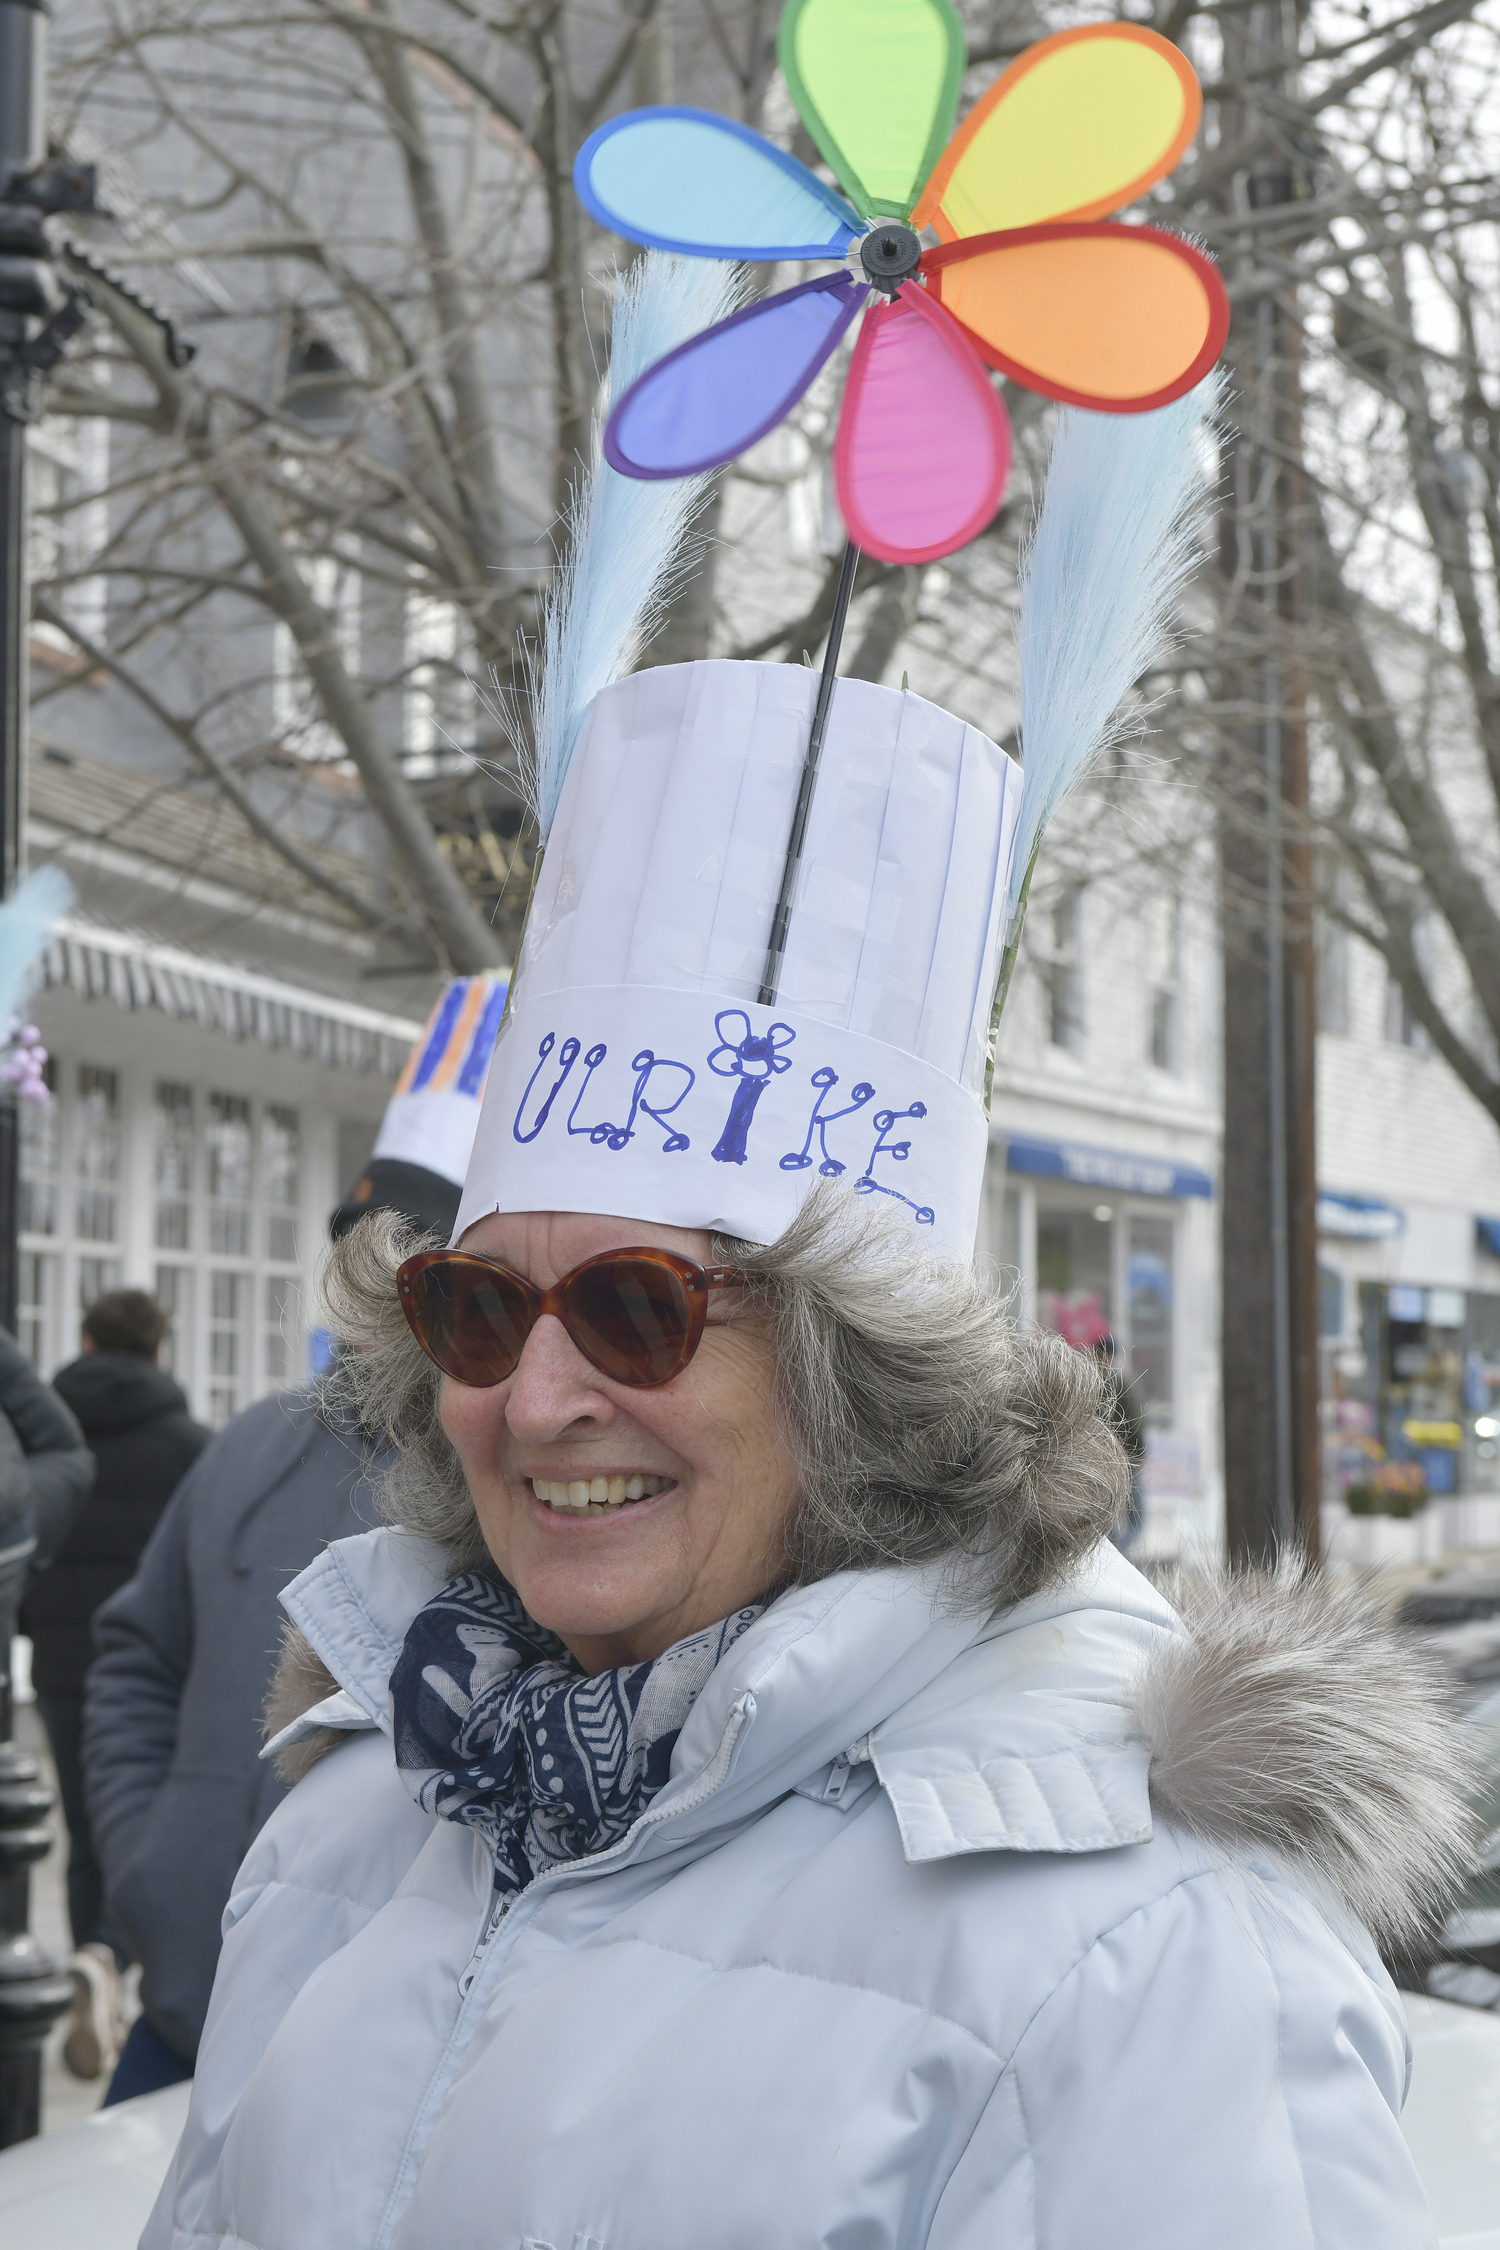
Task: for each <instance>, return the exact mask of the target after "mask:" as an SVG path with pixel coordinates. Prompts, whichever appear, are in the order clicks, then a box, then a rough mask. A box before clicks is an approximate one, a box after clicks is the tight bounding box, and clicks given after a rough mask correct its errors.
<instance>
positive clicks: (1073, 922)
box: [1043, 890, 1084, 1055]
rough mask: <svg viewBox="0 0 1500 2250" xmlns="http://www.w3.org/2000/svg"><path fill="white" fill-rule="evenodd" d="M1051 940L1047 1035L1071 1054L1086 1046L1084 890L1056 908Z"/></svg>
mask: <svg viewBox="0 0 1500 2250" xmlns="http://www.w3.org/2000/svg"><path fill="white" fill-rule="evenodd" d="M1050 935H1051V943H1050V945H1049V946H1048V948H1047V952H1046V961H1045V967H1044V971H1043V974H1044V976H1045V979H1046V990H1047V1037H1048V1038H1049V1039H1050V1041H1051V1042H1052V1045H1053V1046H1054V1047H1063V1048H1065V1049H1066V1050H1067V1051H1068V1052H1069V1053H1070V1054H1075V1055H1076V1054H1079V1053H1081V1051H1082V1048H1083V1032H1084V1023H1083V970H1082V967H1081V965H1080V950H1081V943H1082V937H1083V892H1082V891H1081V890H1071V891H1067V892H1065V893H1064V894H1063V896H1062V897H1061V898H1060V899H1059V900H1058V901H1057V904H1056V905H1055V906H1054V907H1053V909H1052V915H1051V933H1050Z"/></svg>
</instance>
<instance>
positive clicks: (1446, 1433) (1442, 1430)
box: [1401, 1422, 1464, 1446]
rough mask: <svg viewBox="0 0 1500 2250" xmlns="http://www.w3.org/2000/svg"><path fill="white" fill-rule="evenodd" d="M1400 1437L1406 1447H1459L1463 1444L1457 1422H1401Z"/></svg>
mask: <svg viewBox="0 0 1500 2250" xmlns="http://www.w3.org/2000/svg"><path fill="white" fill-rule="evenodd" d="M1401 1435H1402V1436H1403V1437H1404V1438H1405V1440H1406V1442H1407V1444H1408V1445H1448V1446H1460V1445H1462V1444H1463V1442H1464V1433H1463V1431H1462V1430H1461V1429H1460V1427H1459V1425H1458V1424H1457V1422H1403V1423H1402V1425H1401Z"/></svg>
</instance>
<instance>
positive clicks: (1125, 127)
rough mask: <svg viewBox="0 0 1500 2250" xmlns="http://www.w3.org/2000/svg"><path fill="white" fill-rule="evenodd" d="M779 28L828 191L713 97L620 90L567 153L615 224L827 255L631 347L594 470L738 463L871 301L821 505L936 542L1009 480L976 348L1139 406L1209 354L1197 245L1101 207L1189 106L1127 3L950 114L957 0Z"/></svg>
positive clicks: (685, 241)
mask: <svg viewBox="0 0 1500 2250" xmlns="http://www.w3.org/2000/svg"><path fill="white" fill-rule="evenodd" d="M778 50H779V53H780V58H781V64H782V68H783V70H784V72H785V74H786V78H787V82H788V84H789V86H790V88H791V91H792V98H793V100H794V101H795V102H796V105H797V108H798V110H799V112H800V114H801V116H802V118H803V120H804V122H805V124H806V126H807V128H808V131H809V132H810V133H811V134H812V137H813V139H814V141H815V142H816V143H817V145H818V147H819V148H820V149H821V151H822V153H823V155H824V157H825V158H826V159H827V161H828V164H829V167H830V169H831V170H832V172H833V173H834V175H835V177H836V178H837V179H838V181H839V182H840V184H841V186H842V187H843V189H844V195H843V196H840V195H838V194H836V193H835V192H834V191H833V190H832V189H831V188H828V187H825V186H824V184H823V182H822V181H821V180H819V179H818V178H817V177H816V176H815V175H814V174H813V173H812V172H810V171H809V170H808V169H807V167H806V166H805V165H803V164H799V163H798V162H797V160H796V158H795V157H791V156H788V155H787V154H786V153H785V152H784V151H783V150H781V149H779V148H776V147H774V146H773V145H772V143H771V142H769V141H767V140H765V139H764V138H763V137H762V136H761V135H760V134H759V133H755V132H752V131H751V130H750V129H749V128H748V127H747V126H744V125H740V124H737V123H735V122H734V121H733V120H732V119H730V118H725V117H719V116H717V115H715V113H714V112H713V111H711V110H703V109H687V108H674V107H667V108H660V109H640V110H632V111H630V112H628V113H627V114H626V115H625V116H623V117H617V118H613V119H611V121H610V122H609V123H608V124H607V125H603V126H601V127H600V128H599V130H598V131H597V132H596V133H594V134H592V135H591V136H590V138H589V139H588V140H587V141H586V142H585V144H584V146H583V148H582V149H581V150H580V152H579V156H578V161H577V164H576V166H575V167H574V181H575V184H576V186H577V189H578V193H579V196H580V197H581V199H582V201H583V202H584V204H585V205H586V206H587V207H588V209H589V211H590V212H592V214H593V216H594V217H595V218H596V219H597V220H598V221H599V223H600V224H601V226H605V227H608V228H609V229H610V230H611V231H612V232H614V233H616V234H621V235H625V236H627V237H628V238H629V239H631V240H632V241H635V242H641V243H645V244H647V245H648V246H650V247H653V248H658V249H665V250H677V251H685V252H687V253H689V254H692V255H695V256H698V257H705V258H735V259H752V260H757V259H758V260H772V261H780V260H783V259H807V260H818V259H843V260H846V264H845V266H844V267H843V269H842V270H840V271H837V272H834V273H824V274H819V275H817V276H815V278H813V279H812V280H810V281H803V282H799V283H798V284H797V285H796V286H795V287H794V288H791V289H784V290H781V291H779V292H778V293H777V294H776V295H774V296H771V297H766V298H763V299H761V301H760V302H759V303H757V304H753V305H750V306H747V307H746V308H745V310H744V311H742V312H737V313H734V314H732V315H731V316H730V318H729V319H728V320H724V321H720V322H719V323H718V324H717V325H716V326H715V327H712V328H707V329H705V330H704V331H703V332H702V334H701V335H698V336H695V337H693V338H691V340H690V341H689V342H688V343H686V344H683V345H682V346H680V347H679V349H678V350H676V351H674V352H669V353H668V354H667V356H666V357H665V358H664V359H660V360H658V361H657V362H656V364H655V365H654V366H653V367H650V368H648V369H647V371H646V373H645V374H644V375H642V376H641V377H640V379H639V381H637V382H636V383H634V384H633V385H632V386H631V388H630V389H629V390H628V391H627V392H626V393H625V395H624V397H623V398H621V399H620V400H619V401H618V402H617V403H616V405H615V407H614V410H613V412H612V413H611V415H610V418H609V424H608V427H607V430H606V433H605V454H606V457H607V459H608V460H609V462H610V464H611V466H612V467H614V468H615V469H618V470H620V471H621V472H622V473H623V474H624V475H626V476H632V477H647V478H651V477H681V476H689V475H692V474H694V473H696V472H699V471H702V470H705V469H711V468H717V467H719V466H720V465H721V464H722V463H723V462H725V461H729V460H732V459H733V458H734V456H735V455H736V454H739V453H743V452H744V451H745V449H746V448H747V447H748V446H751V445H753V444H755V442H756V440H757V439H759V438H762V437H764V436H765V435H766V433H767V431H769V430H771V429H773V428H774V427H775V425H776V424H777V423H778V422H779V421H780V420H781V419H782V417H783V415H785V414H787V413H788V412H789V411H790V410H791V408H792V407H793V406H795V405H796V403H797V401H798V399H799V398H801V396H802V395H803V393H804V392H805V391H806V389H807V388H808V385H809V384H810V383H811V382H812V381H813V378H814V377H815V376H816V375H817V373H818V370H819V369H820V368H821V367H822V366H823V365H824V364H825V362H826V361H827V360H828V358H829V357H830V355H831V354H832V352H833V351H834V350H835V348H836V347H837V345H838V343H839V341H840V339H841V338H842V337H843V336H844V335H845V333H846V332H847V330H848V329H849V327H850V325H851V324H852V322H853V321H854V320H855V318H856V316H857V315H858V314H859V313H860V311H861V310H862V309H863V308H865V307H866V306H867V305H868V306H870V309H869V310H868V311H866V313H865V319H864V323H863V325H862V327H861V329H860V333H859V336H858V338H857V340H856V343H855V348H854V353H853V358H852V361H851V364H850V369H849V376H848V381H847V384H846V386H845V392H844V400H843V405H842V408H841V411H840V417H839V428H838V437H837V441H836V444H835V448H834V474H835V481H836V486H837V491H838V499H839V506H840V508H841V510H842V512H843V516H844V521H845V523H846V525H847V527H848V531H849V536H850V539H851V541H853V542H854V544H855V545H856V546H858V547H861V548H864V549H865V550H866V551H867V552H868V553H870V554H873V555H876V556H879V557H880V558H881V559H882V560H883V561H887V562H931V561H933V560H935V559H936V558H937V557H938V556H940V555H946V554H951V553H952V552H953V550H954V549H955V548H956V547H961V546H962V545H963V544H964V542H965V540H967V539H970V538H972V537H973V536H974V534H975V533H976V532H977V531H980V530H982V529H983V527H984V525H985V524H986V523H987V522H988V521H989V519H990V517H991V516H992V515H993V514H994V512H995V510H996V508H997V507H998V506H999V503H1000V497H1001V494H1002V492H1003V490H1004V485H1005V476H1006V471H1007V469H1008V467H1009V464H1010V450H1011V448H1010V424H1009V420H1008V418H1007V416H1006V412H1005V408H1004V406H1003V404H1002V403H1001V401H1000V399H999V397H998V396H997V394H996V392H995V390H994V388H993V386H992V385H991V383H990V381H989V378H988V376H987V375H986V373H985V363H988V365H989V366H990V367H993V368H997V369H998V370H999V371H1000V372H1001V373H1003V374H1005V375H1008V376H1011V377H1012V378H1013V379H1014V380H1015V381H1017V382H1019V383H1023V384H1025V385H1026V386H1027V387H1028V388H1029V389H1031V390H1035V391H1041V392H1044V393H1045V394H1046V395H1047V396H1048V397H1050V398H1056V399H1062V400H1065V401H1067V402H1069V403H1071V404H1073V405H1078V406H1089V407H1093V408H1095V409H1098V410H1102V411H1105V412H1109V413H1117V414H1130V413H1137V412H1140V411H1141V410H1143V409H1145V408H1148V407H1156V406H1164V405H1165V404H1166V403H1167V402H1168V400H1170V399H1174V398H1178V397H1180V396H1181V395H1182V393H1183V392H1185V391H1187V390H1190V389H1191V388H1192V387H1193V385H1194V384H1196V383H1197V382H1198V381H1199V380H1200V379H1201V378H1202V376H1204V375H1205V374H1206V373H1207V371H1208V369H1209V368H1210V367H1211V366H1212V365H1213V363H1214V361H1215V360H1216V359H1217V358H1218V355H1219V352H1220V350H1221V349H1222V347H1223V343H1224V338H1225V335H1226V333H1227V330H1228V326H1229V307H1228V302H1227V300H1226V298H1225V294H1224V289H1223V285H1222V284H1221V282H1220V280H1219V277H1218V274H1217V273H1216V271H1215V269H1214V267H1213V266H1212V265H1211V264H1210V262H1209V261H1208V259H1207V258H1205V257H1203V256H1202V255H1201V253H1200V252H1198V251H1197V250H1195V249H1194V248H1193V247H1192V246H1191V245H1190V244H1189V243H1187V242H1184V241H1183V240H1181V239H1180V237H1178V236H1175V235H1172V234H1168V233H1165V232H1163V231H1162V230H1161V229H1160V228H1157V227H1150V226H1137V225H1122V224H1119V223H1111V222H1110V221H1109V220H1108V219H1106V218H1105V216H1104V214H1105V213H1107V212H1110V211H1115V210H1118V209H1120V208H1121V206H1122V205H1124V204H1127V203H1129V202H1131V201H1133V200H1134V198H1135V197H1137V196H1139V195H1140V194H1142V193H1143V192H1144V191H1145V189H1146V188H1148V187H1149V186H1150V185H1151V183H1152V182H1153V181H1154V180H1159V179H1161V178H1163V177H1164V176H1165V174H1166V173H1168V172H1170V171H1171V169H1172V167H1173V166H1174V165H1175V164H1176V163H1177V161H1178V159H1179V158H1180V157H1181V156H1182V154H1183V152H1184V150H1185V149H1186V148H1187V146H1188V144H1189V142H1190V141H1191V139H1192V137H1193V134H1194V132H1195V130H1196V128H1197V123H1198V117H1199V112H1200V109H1201V107H1202V98H1201V96H1200V94H1199V90H1198V82H1197V79H1196V78H1195V77H1194V75H1193V72H1192V69H1191V66H1190V65H1189V64H1188V63H1187V62H1186V61H1185V60H1184V58H1183V57H1182V56H1181V55H1180V54H1179V53H1178V51H1177V49H1176V48H1175V47H1173V46H1171V45H1170V44H1169V43H1168V41H1166V40H1165V39H1162V38H1159V37H1158V36H1157V34H1156V33H1155V32H1151V31H1146V30H1143V29H1142V28H1141V27H1140V26H1139V25H1136V24H1130V23H1106V24H1092V25H1089V26H1087V27H1086V28H1083V29H1081V30H1077V31H1064V32H1059V33H1057V34H1056V36H1055V37H1053V38H1050V39H1043V40H1039V41H1038V43H1037V44H1036V45H1035V46H1033V47H1029V48H1027V50H1026V52H1025V53H1024V54H1022V55H1020V56H1019V57H1018V58H1017V59H1016V61H1015V62H1013V63H1011V64H1010V66H1009V67H1008V69H1006V70H1005V71H1004V72H1003V73H1002V74H1001V76H1000V77H999V78H998V79H997V80H996V81H995V83H994V85H993V86H991V87H990V89H989V91H988V92H987V93H986V94H985V95H984V96H983V97H982V98H981V100H980V101H978V102H977V103H976V104H975V106H974V108H973V109H971V110H970V112H969V114H968V116H967V117H966V118H965V120H964V122H963V125H962V126H961V127H960V129H959V131H958V132H957V133H954V132H953V130H952V127H953V118H954V113H955V109H956V106H957V101H958V92H959V84H960V81H961V79H962V76H963V71H964V66H965V61H966V48H965V43H964V35H963V27H962V25H961V24H960V22H959V19H958V17H957V15H956V14H955V12H954V10H953V8H952V7H951V6H950V5H949V0H788V5H787V7H786V8H785V10H784V12H783V14H782V18H781V27H780V32H779V35H778ZM845 198H847V200H845ZM689 225H691V228H692V232H691V233H689V232H688V231H687V230H688V227H689ZM924 228H930V229H931V231H932V232H933V233H935V234H936V235H937V237H938V246H937V247H935V248H932V247H929V248H927V249H925V250H924V248H923V246H922V241H921V231H922V230H923V229H924ZM872 292H874V293H875V294H874V302H873V304H872V303H871V298H872Z"/></svg>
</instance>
